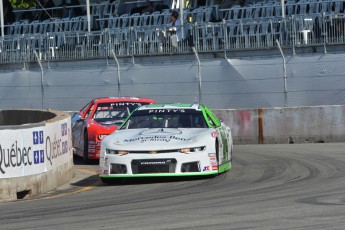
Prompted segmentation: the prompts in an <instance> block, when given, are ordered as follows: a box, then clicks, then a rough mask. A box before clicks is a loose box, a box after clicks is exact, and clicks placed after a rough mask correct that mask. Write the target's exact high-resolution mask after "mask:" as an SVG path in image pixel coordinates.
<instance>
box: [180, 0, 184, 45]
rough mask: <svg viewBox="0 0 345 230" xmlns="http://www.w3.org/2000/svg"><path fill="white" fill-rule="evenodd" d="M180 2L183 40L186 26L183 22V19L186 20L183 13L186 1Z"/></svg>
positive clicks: (181, 0)
mask: <svg viewBox="0 0 345 230" xmlns="http://www.w3.org/2000/svg"><path fill="white" fill-rule="evenodd" d="M179 1H180V3H179V7H180V21H181V37H182V39H183V38H184V27H183V25H184V21H183V19H184V14H183V13H184V12H183V9H184V1H185V0H179Z"/></svg>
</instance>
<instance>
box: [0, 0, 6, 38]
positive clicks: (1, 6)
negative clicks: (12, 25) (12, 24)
mask: <svg viewBox="0 0 345 230" xmlns="http://www.w3.org/2000/svg"><path fill="white" fill-rule="evenodd" d="M2 1H3V0H0V15H1V17H0V26H1V37H2V38H3V37H4V36H5V28H4V26H5V21H4V20H5V19H4V4H3V2H2Z"/></svg>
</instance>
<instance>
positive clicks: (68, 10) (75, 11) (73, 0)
mask: <svg viewBox="0 0 345 230" xmlns="http://www.w3.org/2000/svg"><path fill="white" fill-rule="evenodd" d="M78 5H80V4H79V1H78V0H63V1H62V6H63V13H62V17H63V18H73V17H76V16H81V15H82V11H81V8H80V7H69V6H78Z"/></svg>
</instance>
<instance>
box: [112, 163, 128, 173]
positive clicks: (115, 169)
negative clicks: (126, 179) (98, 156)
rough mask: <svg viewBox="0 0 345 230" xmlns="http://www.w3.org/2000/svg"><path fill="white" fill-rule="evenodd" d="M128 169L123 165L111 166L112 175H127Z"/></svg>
mask: <svg viewBox="0 0 345 230" xmlns="http://www.w3.org/2000/svg"><path fill="white" fill-rule="evenodd" d="M126 173H127V167H126V165H122V164H111V170H110V174H126Z"/></svg>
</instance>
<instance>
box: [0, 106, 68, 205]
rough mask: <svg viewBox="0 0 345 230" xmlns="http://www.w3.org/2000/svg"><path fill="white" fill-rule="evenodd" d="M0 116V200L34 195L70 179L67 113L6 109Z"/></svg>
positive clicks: (0, 112)
mask: <svg viewBox="0 0 345 230" xmlns="http://www.w3.org/2000/svg"><path fill="white" fill-rule="evenodd" d="M0 115H1V116H0V117H1V121H2V122H1V124H0V200H15V199H23V198H26V197H34V196H37V195H39V194H41V193H45V192H48V191H51V190H54V189H55V188H57V187H58V186H60V185H62V184H65V183H67V182H69V181H70V180H71V178H72V177H73V173H74V165H73V152H72V135H71V117H70V115H69V114H68V113H65V112H58V111H43V110H39V111H38V110H7V111H0ZM7 116H10V117H7ZM30 118H32V119H30ZM13 124H17V125H13Z"/></svg>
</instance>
